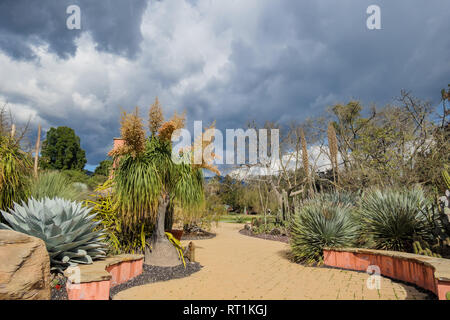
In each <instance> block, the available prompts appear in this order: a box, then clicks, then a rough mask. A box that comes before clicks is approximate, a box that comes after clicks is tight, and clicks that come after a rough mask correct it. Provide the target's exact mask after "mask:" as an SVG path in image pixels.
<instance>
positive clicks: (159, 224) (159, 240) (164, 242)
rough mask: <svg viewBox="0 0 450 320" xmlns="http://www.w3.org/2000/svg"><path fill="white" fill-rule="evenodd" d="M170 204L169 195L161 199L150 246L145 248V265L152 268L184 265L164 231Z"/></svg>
mask: <svg viewBox="0 0 450 320" xmlns="http://www.w3.org/2000/svg"><path fill="white" fill-rule="evenodd" d="M169 202H170V197H169V196H168V195H166V196H163V197H160V198H159V204H158V216H157V219H156V224H155V229H154V231H153V234H152V237H151V241H150V245H151V247H150V246H147V247H146V248H145V260H144V263H145V264H148V265H152V266H160V267H175V266H178V265H180V264H181V263H182V261H181V259H180V257H179V255H178V252H177V250H176V248H175V247H174V245H173V244H172V243H171V242H170V241H169V239H167V236H166V234H165V230H164V222H165V217H166V210H167V207H168V205H169Z"/></svg>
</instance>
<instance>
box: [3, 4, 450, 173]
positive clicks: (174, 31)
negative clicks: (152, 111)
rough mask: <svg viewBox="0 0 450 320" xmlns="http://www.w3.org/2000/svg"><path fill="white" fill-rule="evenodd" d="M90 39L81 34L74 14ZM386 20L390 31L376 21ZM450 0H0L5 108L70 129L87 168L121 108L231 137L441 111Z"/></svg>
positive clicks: (111, 133) (448, 71)
mask: <svg viewBox="0 0 450 320" xmlns="http://www.w3.org/2000/svg"><path fill="white" fill-rule="evenodd" d="M73 4H75V5H78V6H79V7H80V9H81V29H80V30H69V29H67V27H66V19H67V18H68V17H69V14H67V13H66V8H67V7H68V6H69V5H73ZM372 4H376V5H378V6H380V8H381V28H382V29H381V30H368V29H367V27H366V19H367V17H368V15H367V14H366V9H367V7H368V6H369V5H372ZM449 14H450V1H448V0H433V1H425V0H423V1H411V0H396V1H392V0H389V1H387V0H370V1H366V0H340V1H331V0H328V1H325V0H302V1H300V0H239V1H237V0H163V1H146V0H130V1H122V0H98V1H92V0H40V1H36V0H1V1H0V75H1V77H2V80H1V81H0V104H2V103H4V102H8V106H9V108H10V109H11V110H12V112H13V114H14V115H15V118H16V120H17V121H18V122H25V121H26V120H27V119H28V118H30V117H31V129H32V130H36V128H37V125H38V124H39V123H41V124H42V126H43V128H44V130H48V129H49V128H50V127H56V126H62V125H65V126H70V127H72V128H74V129H75V131H76V133H77V134H78V135H79V136H80V138H81V144H82V147H83V148H84V149H85V150H86V152H87V158H88V166H87V168H88V169H92V168H94V167H95V165H96V164H97V163H98V162H99V161H101V160H103V159H105V157H106V153H107V152H108V151H109V149H111V146H112V139H113V137H116V136H118V135H119V115H120V112H121V109H122V110H126V111H131V110H132V109H133V108H134V107H135V106H139V107H141V115H142V116H143V117H145V118H146V114H147V110H148V107H149V106H150V104H151V103H152V102H153V101H154V99H155V97H156V96H158V97H159V99H160V101H161V103H162V105H163V107H164V108H165V115H166V117H169V116H170V115H171V114H172V113H173V111H174V110H177V111H183V110H186V111H187V116H188V119H187V120H188V127H190V126H192V121H194V120H202V121H203V122H204V124H209V123H211V122H212V121H213V120H216V121H217V122H216V123H217V127H218V128H219V129H225V128H241V127H244V126H245V123H246V122H247V121H248V120H256V121H259V122H264V121H265V120H271V121H278V122H280V123H287V122H288V121H291V120H299V121H301V120H302V119H305V118H306V117H308V116H313V115H317V114H320V113H322V112H324V110H325V109H326V107H327V106H330V105H332V104H334V103H338V102H347V101H348V100H349V99H360V100H361V101H362V102H363V103H364V104H370V103H376V104H377V105H383V104H386V103H389V102H392V100H393V98H395V97H396V96H398V95H399V93H400V90H401V89H407V90H411V91H412V92H413V94H414V95H416V96H419V97H421V98H423V99H428V100H430V101H432V102H433V103H434V104H438V103H439V92H440V89H441V88H444V87H446V86H447V84H448V83H450V37H449V36H448V32H449V30H450V18H449V17H450V16H449Z"/></svg>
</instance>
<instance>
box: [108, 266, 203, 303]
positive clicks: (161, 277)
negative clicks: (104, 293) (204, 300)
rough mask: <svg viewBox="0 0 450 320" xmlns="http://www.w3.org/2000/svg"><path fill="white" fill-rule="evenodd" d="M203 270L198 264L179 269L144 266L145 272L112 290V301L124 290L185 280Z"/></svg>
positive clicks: (178, 267) (179, 267)
mask: <svg viewBox="0 0 450 320" xmlns="http://www.w3.org/2000/svg"><path fill="white" fill-rule="evenodd" d="M201 268H202V266H201V265H200V264H199V263H198V262H186V268H184V266H183V265H179V266H177V267H155V266H149V265H146V264H144V270H143V271H142V274H141V275H139V276H137V277H136V278H134V279H131V280H130V281H128V282H125V283H122V284H119V285H117V286H115V287H112V288H111V289H110V291H109V294H110V299H111V298H112V297H113V296H114V295H116V294H117V293H119V292H120V291H122V290H126V289H129V288H132V287H136V286H142V285H144V284H147V283H153V282H160V281H167V280H172V279H180V278H185V277H188V276H190V275H191V274H193V273H195V272H197V271H200V269H201Z"/></svg>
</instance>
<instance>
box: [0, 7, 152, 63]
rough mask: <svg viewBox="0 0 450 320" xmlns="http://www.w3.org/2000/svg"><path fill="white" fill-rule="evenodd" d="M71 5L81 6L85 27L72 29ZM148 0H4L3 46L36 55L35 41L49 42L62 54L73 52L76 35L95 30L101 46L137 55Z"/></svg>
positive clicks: (21, 55) (23, 55) (0, 18)
mask: <svg viewBox="0 0 450 320" xmlns="http://www.w3.org/2000/svg"><path fill="white" fill-rule="evenodd" d="M69 5H78V6H79V7H80V10H81V30H69V29H68V28H67V26H66V20H67V18H68V17H69V14H67V13H66V9H67V7H68V6H69ZM146 5H147V0H133V1H121V0H100V1H92V0H42V1H36V0H2V1H1V2H0V49H1V50H3V51H4V52H6V53H7V54H9V55H10V56H12V57H14V58H17V59H30V58H33V56H34V55H33V52H32V50H31V48H30V45H32V44H40V43H46V44H48V46H49V50H50V51H52V52H55V53H57V54H58V56H60V57H63V58H65V57H67V56H69V55H73V54H74V53H75V51H76V49H77V47H76V44H75V42H74V41H75V39H76V38H77V37H79V36H80V34H81V33H82V32H85V31H88V32H90V33H91V34H92V36H93V38H94V40H95V41H96V43H97V47H98V49H99V50H104V51H108V52H113V53H118V54H123V55H127V56H129V57H132V56H134V55H135V54H136V53H137V51H138V49H139V44H140V42H141V40H142V35H141V33H140V24H141V21H142V14H143V12H144V9H145V7H146Z"/></svg>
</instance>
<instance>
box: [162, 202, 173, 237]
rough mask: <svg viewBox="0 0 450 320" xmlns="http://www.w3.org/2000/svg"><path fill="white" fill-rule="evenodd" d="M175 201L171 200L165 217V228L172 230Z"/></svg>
mask: <svg viewBox="0 0 450 320" xmlns="http://www.w3.org/2000/svg"><path fill="white" fill-rule="evenodd" d="M173 210H174V205H173V201H170V202H169V204H168V205H167V209H166V217H165V219H164V230H166V231H168V232H170V230H172V229H173Z"/></svg>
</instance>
